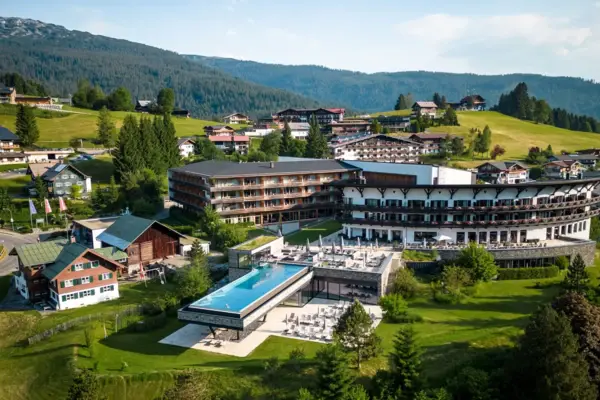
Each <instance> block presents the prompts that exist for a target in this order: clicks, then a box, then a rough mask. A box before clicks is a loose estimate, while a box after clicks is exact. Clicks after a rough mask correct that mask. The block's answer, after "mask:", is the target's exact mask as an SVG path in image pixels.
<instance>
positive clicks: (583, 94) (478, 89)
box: [187, 55, 600, 118]
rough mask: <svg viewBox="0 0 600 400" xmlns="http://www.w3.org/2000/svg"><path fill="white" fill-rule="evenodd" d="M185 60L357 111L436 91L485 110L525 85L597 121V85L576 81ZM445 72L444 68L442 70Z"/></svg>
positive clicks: (387, 106)
mask: <svg viewBox="0 0 600 400" xmlns="http://www.w3.org/2000/svg"><path fill="white" fill-rule="evenodd" d="M187 57H188V58H189V59H191V60H194V61H197V62H199V63H201V64H203V65H206V66H209V67H214V68H217V69H219V70H221V71H223V72H226V73H229V74H231V75H234V76H237V77H239V78H242V79H244V80H247V81H250V82H254V83H258V84H261V85H266V86H270V87H274V88H285V89H287V90H290V91H292V92H295V93H298V94H301V95H303V96H308V97H310V98H314V99H317V100H319V101H322V102H327V103H344V104H347V105H349V106H350V107H353V108H355V109H359V110H367V111H371V112H373V111H384V110H391V109H392V108H393V107H394V104H395V103H396V99H397V98H398V96H399V95H400V93H405V94H406V93H409V92H410V93H412V94H413V98H414V99H415V100H430V99H431V98H432V96H433V93H434V92H439V93H440V94H442V95H445V96H446V98H447V99H448V101H459V100H460V99H461V98H463V97H464V96H465V95H466V94H468V93H471V94H474V93H478V94H480V95H482V96H483V97H484V98H486V99H487V101H488V106H492V105H494V104H496V103H497V102H498V99H499V97H500V94H502V93H507V92H510V91H511V90H512V89H514V88H515V86H516V85H517V84H518V83H519V82H526V83H527V86H528V87H529V93H530V94H531V95H533V96H536V97H538V98H543V99H545V100H546V101H547V102H548V103H549V104H550V105H551V106H552V107H560V108H565V109H567V110H568V111H570V112H573V113H576V114H585V115H590V116H594V117H596V118H600V84H597V83H594V82H592V81H587V80H584V79H580V78H568V77H549V76H543V75H533V74H511V75H475V74H451V73H443V72H425V71H414V72H393V73H387V72H381V73H374V74H365V73H361V72H352V71H344V70H334V69H329V68H325V67H319V66H313V65H299V66H291V65H277V64H263V63H258V62H253V61H240V60H234V59H230V58H217V57H204V56H197V55H188V56H187ZM442 67H443V66H442Z"/></svg>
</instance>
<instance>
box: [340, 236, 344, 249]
mask: <svg viewBox="0 0 600 400" xmlns="http://www.w3.org/2000/svg"><path fill="white" fill-rule="evenodd" d="M340 248H341V249H342V251H344V238H343V237H342V238H340Z"/></svg>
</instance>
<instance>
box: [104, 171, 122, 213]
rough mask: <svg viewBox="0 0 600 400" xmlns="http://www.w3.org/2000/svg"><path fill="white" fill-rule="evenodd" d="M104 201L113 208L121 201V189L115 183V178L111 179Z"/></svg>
mask: <svg viewBox="0 0 600 400" xmlns="http://www.w3.org/2000/svg"><path fill="white" fill-rule="evenodd" d="M104 201H105V202H106V205H107V206H110V207H113V208H114V207H115V205H116V204H117V201H119V187H118V186H117V183H116V182H115V177H114V176H111V177H110V183H109V184H108V190H107V191H106V193H105V195H104Z"/></svg>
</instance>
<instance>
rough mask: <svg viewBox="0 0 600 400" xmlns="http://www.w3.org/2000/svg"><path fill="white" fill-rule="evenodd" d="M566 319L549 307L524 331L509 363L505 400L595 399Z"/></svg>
mask: <svg viewBox="0 0 600 400" xmlns="http://www.w3.org/2000/svg"><path fill="white" fill-rule="evenodd" d="M578 350H579V345H578V343H577V338H576V337H575V335H574V334H573V332H572V331H571V326H570V324H569V320H568V319H567V317H565V316H564V315H562V314H558V313H557V312H556V311H555V310H553V309H552V307H551V306H550V305H546V306H543V307H541V308H540V309H539V310H538V311H537V312H536V313H535V314H534V315H533V316H532V318H531V320H530V322H529V325H527V327H526V328H525V334H524V335H523V336H522V337H521V339H520V340H519V344H518V346H517V348H516V351H515V355H514V359H513V360H512V361H511V362H510V363H509V368H510V370H509V371H508V372H509V376H508V381H509V384H508V385H507V388H506V390H507V391H512V393H507V396H506V397H507V398H512V399H514V400H547V399H565V400H566V399H570V400H593V399H594V400H595V399H596V395H597V392H596V387H595V386H594V385H593V384H592V383H591V382H590V377H589V373H588V365H587V363H586V361H585V359H584V358H583V356H582V355H581V354H580V353H579V351H578Z"/></svg>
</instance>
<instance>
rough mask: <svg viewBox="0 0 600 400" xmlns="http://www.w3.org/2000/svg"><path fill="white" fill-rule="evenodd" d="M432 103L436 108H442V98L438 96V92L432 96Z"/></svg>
mask: <svg viewBox="0 0 600 400" xmlns="http://www.w3.org/2000/svg"><path fill="white" fill-rule="evenodd" d="M432 101H433V102H434V103H435V105H436V106H438V107H441V106H442V97H441V96H440V94H439V93H438V92H435V93H434V94H433V98H432Z"/></svg>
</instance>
